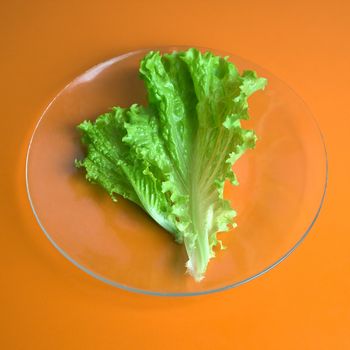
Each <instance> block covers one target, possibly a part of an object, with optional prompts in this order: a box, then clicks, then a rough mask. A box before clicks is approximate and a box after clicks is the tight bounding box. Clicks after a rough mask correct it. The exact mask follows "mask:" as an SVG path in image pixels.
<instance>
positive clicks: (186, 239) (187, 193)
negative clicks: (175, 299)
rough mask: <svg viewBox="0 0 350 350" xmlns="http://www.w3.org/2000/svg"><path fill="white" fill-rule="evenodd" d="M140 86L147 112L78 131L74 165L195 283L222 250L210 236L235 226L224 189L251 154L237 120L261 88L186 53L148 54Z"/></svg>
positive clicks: (218, 62) (126, 112)
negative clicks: (164, 240) (129, 207)
mask: <svg viewBox="0 0 350 350" xmlns="http://www.w3.org/2000/svg"><path fill="white" fill-rule="evenodd" d="M140 76H141V78H142V79H143V81H144V82H145V86H146V89H147V96H148V106H146V107H145V106H139V105H136V104H134V105H132V106H130V107H129V108H120V107H114V108H112V109H111V111H110V112H108V113H106V114H103V115H101V116H99V117H98V118H97V119H96V121H95V122H91V121H84V122H83V123H81V124H80V125H79V126H78V128H79V130H80V131H81V133H82V138H81V140H82V143H83V144H84V145H85V146H86V149H87V154H86V157H85V159H83V160H80V161H76V165H77V166H78V167H82V168H85V170H86V178H87V179H88V180H89V181H91V182H93V183H97V184H99V185H100V186H102V187H103V188H104V189H105V190H106V191H107V192H108V193H109V194H110V196H111V197H112V199H113V200H116V198H117V195H121V196H123V197H124V198H126V199H128V200H131V201H133V202H134V203H136V204H137V205H139V206H140V207H141V208H143V209H144V210H145V211H146V212H147V213H148V214H149V215H150V216H151V217H152V218H153V219H154V220H155V221H156V222H157V223H158V224H159V225H161V226H162V227H163V228H164V229H166V230H167V231H169V232H170V233H171V234H172V235H173V236H174V238H175V239H176V241H177V242H179V243H183V244H184V245H185V247H186V251H187V255H188V261H187V263H186V266H187V271H188V273H189V274H191V275H192V276H193V277H194V278H195V280H197V281H200V280H201V279H202V278H203V277H204V274H205V271H206V269H207V266H208V262H209V260H210V259H211V258H212V257H214V250H213V248H214V247H215V246H216V245H217V244H221V242H220V241H219V240H218V239H217V232H219V231H227V230H229V229H230V227H231V226H234V225H235V224H234V222H233V218H234V217H235V215H236V213H235V211H234V210H233V209H232V208H231V205H230V203H229V201H227V200H225V199H224V198H223V188H224V183H225V181H226V180H229V181H230V182H231V183H232V184H234V185H237V184H238V182H237V179H236V176H235V174H234V173H233V171H232V165H233V164H234V163H235V161H236V160H237V159H238V158H239V157H240V156H241V155H242V154H243V153H244V152H245V151H246V150H247V149H249V148H253V147H254V146H255V142H256V139H257V138H256V135H255V133H254V131H252V130H245V129H243V128H242V127H241V120H242V119H248V118H249V116H248V102H247V99H248V97H249V96H250V95H251V94H252V93H254V92H255V91H257V90H259V89H263V88H264V87H265V85H266V79H264V78H259V77H257V75H256V73H255V72H253V71H244V72H243V73H242V74H240V73H239V72H238V70H237V69H236V67H235V66H234V65H233V64H232V63H230V62H229V61H228V60H227V58H221V57H219V56H215V55H213V54H212V53H210V52H206V53H201V52H200V51H198V50H196V49H193V48H191V49H189V50H187V51H184V52H173V53H171V54H164V55H161V54H160V53H159V52H153V51H152V52H149V53H148V54H147V55H146V56H145V57H144V58H143V60H142V61H141V63H140Z"/></svg>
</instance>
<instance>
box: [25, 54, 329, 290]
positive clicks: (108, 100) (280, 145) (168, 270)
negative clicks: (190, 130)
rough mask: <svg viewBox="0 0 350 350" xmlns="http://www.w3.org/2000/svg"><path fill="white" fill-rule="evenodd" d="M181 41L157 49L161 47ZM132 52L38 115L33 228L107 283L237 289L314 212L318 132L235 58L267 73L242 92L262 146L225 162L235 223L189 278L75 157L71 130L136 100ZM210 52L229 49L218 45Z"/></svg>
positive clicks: (322, 166) (160, 236) (294, 238)
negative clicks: (233, 181)
mask: <svg viewBox="0 0 350 350" xmlns="http://www.w3.org/2000/svg"><path fill="white" fill-rule="evenodd" d="M185 49H187V47H167V48H161V49H160V50H161V51H163V52H170V51H173V50H185ZM147 51H149V50H140V51H135V52H131V53H128V54H125V55H121V56H118V57H115V58H112V59H110V60H108V61H106V62H103V63H101V64H99V65H97V66H95V67H93V68H91V69H90V70H88V71H87V72H85V73H83V74H82V75H81V76H79V77H78V78H76V79H75V80H74V81H72V82H71V83H70V84H69V85H68V86H66V87H65V88H64V89H63V90H62V91H61V92H60V93H59V94H58V95H57V96H56V97H55V98H54V100H53V101H52V102H51V103H50V105H49V106H48V107H47V109H46V110H45V112H44V113H43V115H42V116H41V118H40V120H39V122H38V124H37V126H36V128H35V130H34V133H33V136H32V139H31V141H30V145H29V148H28V155H27V190H28V196H29V200H30V203H31V206H32V209H33V212H34V214H35V216H36V219H37V220H38V223H39V225H40V227H41V228H42V230H43V231H44V233H45V234H46V236H47V237H48V239H49V240H50V241H51V242H52V243H53V245H54V246H55V247H56V248H57V249H58V250H59V251H60V252H61V253H62V254H63V255H64V256H65V257H66V258H67V259H69V260H70V261H71V262H73V263H74V264H75V265H77V266H78V267H79V268H81V269H82V270H84V271H85V272H87V273H89V274H90V275H92V276H94V277H96V278H98V279H100V280H102V281H104V282H106V283H109V284H111V285H113V286H116V287H120V288H124V289H127V290H131V291H136V292H142V293H148V294H156V295H196V294H204V293H211V292H215V291H220V290H224V289H228V288H232V287H235V286H238V285H240V284H242V283H244V282H247V281H249V280H251V279H253V278H255V277H257V276H259V275H261V274H263V273H264V272H266V271H268V270H269V269H271V268H272V267H273V266H275V265H277V264H278V263H279V262H280V261H282V260H283V259H284V258H286V257H287V256H288V255H289V254H290V253H291V252H292V251H293V250H294V249H295V248H296V247H297V246H298V245H299V244H300V242H301V241H302V240H303V239H304V238H305V236H306V235H307V233H308V232H309V230H310V228H311V227H312V225H313V223H314V222H315V220H316V218H317V215H318V213H319V211H320V208H321V205H322V202H323V198H324V194H325V188H326V183H327V159H326V152H325V146H324V143H323V139H322V136H321V133H320V130H319V128H318V126H317V124H316V123H315V120H314V119H313V117H312V115H311V113H310V111H309V110H308V108H307V107H306V106H305V104H304V102H303V101H302V100H301V98H300V97H298V96H297V95H296V94H295V93H294V92H293V91H292V90H291V89H290V88H289V87H288V86H287V85H286V84H285V83H283V82H282V81H280V80H279V79H278V78H276V77H275V76H273V75H272V74H271V73H269V72H268V71H266V70H265V69H263V68H261V67H259V66H257V65H255V64H253V63H251V62H249V61H246V60H244V59H242V58H240V57H237V56H235V55H231V57H230V60H232V62H234V63H235V65H236V66H237V67H238V68H239V69H240V70H242V69H253V70H256V71H257V72H258V74H259V75H260V76H263V77H266V78H268V81H269V84H268V87H267V88H266V90H265V91H262V92H257V93H256V94H255V95H254V96H253V97H251V98H250V115H251V120H250V121H248V122H245V123H244V126H245V127H247V128H253V129H254V130H255V131H256V133H257V135H258V137H259V141H258V143H257V147H256V149H255V150H252V151H248V152H247V153H246V154H245V155H244V156H243V157H242V158H241V159H240V160H239V161H238V162H237V163H236V165H235V166H234V170H235V171H236V173H237V175H238V180H239V181H240V185H239V186H238V187H234V188H233V187H232V186H230V185H226V187H225V196H226V198H228V199H230V200H231V202H232V206H233V207H234V208H235V209H236V210H237V212H238V216H237V223H238V227H237V228H236V229H234V230H232V231H230V232H228V233H222V234H220V238H221V239H222V240H223V242H224V244H225V245H226V246H227V249H226V250H222V251H218V252H217V257H216V258H215V259H212V260H211V261H210V263H209V267H208V271H207V274H206V278H205V279H204V280H203V281H201V282H200V283H197V282H195V281H193V279H192V278H191V277H190V276H189V275H187V274H185V262H186V254H185V250H184V247H183V246H180V245H178V244H176V243H175V242H174V241H173V239H172V237H171V236H170V234H168V233H167V232H166V231H164V230H163V229H162V228H161V227H159V226H158V225H157V224H156V223H155V222H153V221H152V219H151V218H150V217H148V215H147V214H146V213H144V212H143V211H142V210H141V209H140V208H138V207H137V206H135V205H134V204H132V203H130V202H128V201H126V200H124V199H122V198H120V199H119V201H118V202H117V203H115V202H113V201H112V200H111V199H110V197H109V196H108V194H106V193H105V192H104V191H103V190H101V189H100V188H99V187H98V186H94V185H91V184H90V183H88V182H87V181H86V180H85V179H84V174H83V173H82V172H81V171H79V170H77V169H76V168H75V167H74V160H75V159H76V158H78V159H80V158H82V157H83V154H84V153H83V149H82V147H81V144H80V140H79V133H78V132H77V130H76V125H77V124H79V123H80V122H81V121H83V120H85V119H95V118H96V117H97V116H98V115H99V114H101V113H104V112H106V111H107V110H108V109H109V108H110V107H112V106H115V105H120V106H125V107H126V106H129V105H130V104H132V103H135V102H136V103H142V104H144V103H145V89H144V87H143V83H142V81H141V80H140V79H139V77H138V66H139V61H140V59H141V58H142V57H143V56H144V55H145V54H146V52H147ZM211 51H213V52H214V53H216V54H220V55H222V56H226V55H227V53H222V52H219V51H216V50H211Z"/></svg>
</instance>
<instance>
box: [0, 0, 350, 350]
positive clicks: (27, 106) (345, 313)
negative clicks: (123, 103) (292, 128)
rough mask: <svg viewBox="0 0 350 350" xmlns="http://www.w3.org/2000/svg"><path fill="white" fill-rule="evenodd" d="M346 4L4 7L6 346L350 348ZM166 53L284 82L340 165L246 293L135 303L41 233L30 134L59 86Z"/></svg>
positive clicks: (2, 338)
mask: <svg viewBox="0 0 350 350" xmlns="http://www.w3.org/2000/svg"><path fill="white" fill-rule="evenodd" d="M349 4H350V2H348V1H346V0H343V1H341V0H333V1H328V0H327V1H326V0H318V1H299V0H298V1H289V2H284V1H277V0H276V1H274V0H265V1H260V2H259V1H239V2H238V1H206V0H202V1H182V0H181V1H171V2H167V1H147V2H146V1H145V2H142V1H135V0H128V1H123V2H121V1H116V0H114V1H95V2H90V1H81V0H80V1H78V0H71V1H68V0H64V1H23V0H22V1H15V0H14V1H11V2H10V1H2V2H1V5H0V40H1V41H0V44H1V54H0V63H1V65H0V73H1V75H0V77H1V84H0V89H1V95H0V96H1V129H0V130H1V138H0V153H1V157H0V159H1V166H0V167H1V168H0V175H1V187H0V191H1V192H0V198H1V201H0V213H1V214H0V215H1V234H0V247H1V253H0V269H1V279H0V280H1V288H0V303H1V310H0V348H1V349H6V350H12V349H16V350H17V349H25V350H27V349H29V350H30V349H36V350H40V349H51V350H54V349H65V350H69V349H87V350H88V349H196V348H201V349H224V348H225V349H226V348H228V349H234V348H235V349H269V350H270V349H350V298H349V295H350V279H349V275H350V253H349V247H350V234H349V233H350V232H349V231H350V230H349V229H350V223H349V222H350V221H349V219H348V216H349V214H348V210H347V208H348V207H349V198H350V190H349V186H348V184H349V169H350V167H349V160H350V157H349V151H348V148H349V146H348V145H349V143H348V142H349V141H350V140H349V136H348V127H349V124H350V123H349V100H350V98H349V86H350V85H349V84H350V68H349V62H350V40H349V35H350V20H349V18H350V5H349ZM169 44H174V45H176V44H178V45H180V44H189V45H196V46H204V47H212V48H217V49H220V50H223V51H228V52H232V53H235V54H238V55H240V56H243V57H246V58H248V59H249V60H251V61H253V62H256V63H258V64H259V65H261V66H263V67H265V68H267V69H268V70H270V71H271V72H273V73H274V74H275V75H277V76H278V77H280V78H281V79H282V80H284V81H285V82H287V83H288V84H289V85H290V86H291V87H292V88H294V89H295V90H296V91H297V92H298V93H299V94H300V95H301V96H302V97H303V98H304V100H305V101H306V102H307V104H308V105H309V107H310V108H311V110H312V111H313V113H314V115H315V117H316V119H317V120H318V122H319V124H320V127H321V129H322V130H323V133H324V136H325V140H326V145H327V149H328V156H329V167H330V181H329V187H328V192H327V195H326V201H325V204H324V207H323V209H322V211H321V215H320V217H319V219H318V220H317V222H316V224H315V226H314V227H313V229H312V231H311V233H310V235H309V236H308V237H307V239H306V241H305V242H304V243H303V244H302V245H301V247H299V248H298V249H297V251H296V252H295V253H293V254H292V255H291V256H290V257H289V258H288V259H287V260H286V261H285V262H283V263H282V264H281V265H279V266H278V267H277V268H275V269H273V270H272V271H271V272H268V273H267V274H266V275H264V276H263V277H260V278H258V279H256V280H254V281H252V282H250V283H248V284H246V285H243V286H241V287H238V288H236V289H232V290H229V291H226V292H222V293H217V294H213V295H207V296H200V297H191V298H166V297H151V296H144V295H139V294H133V293H129V292H126V291H122V290H118V289H116V288H113V287H111V286H108V285H105V284H103V283H102V282H99V281H97V280H94V279H93V278H92V277H89V276H88V275H86V274H84V273H83V272H81V271H80V270H78V269H77V268H76V267H74V266H73V265H72V264H71V263H69V262H68V261H66V260H65V259H64V258H63V257H62V256H61V255H60V253H58V252H57V251H56V250H55V249H54V248H53V247H52V246H51V244H50V243H49V241H48V240H47V239H46V238H45V236H44V234H43V233H42V232H41V231H40V229H39V227H38V225H37V224H36V222H35V219H34V217H33V215H32V213H31V210H30V207H29V203H28V200H27V197H26V192H25V182H24V166H25V164H24V162H25V151H26V147H27V143H28V140H29V136H30V134H31V132H32V129H33V126H34V124H35V122H36V120H37V119H38V117H39V116H40V114H41V112H42V111H43V109H44V108H45V106H46V105H47V104H48V102H49V101H50V99H51V98H52V97H53V96H54V95H55V94H56V93H57V92H58V91H59V90H60V89H61V88H63V87H64V86H65V85H66V84H67V83H68V82H69V81H70V80H72V79H73V78H74V77H75V76H77V75H79V74H80V73H81V72H83V71H84V70H86V69H87V68H89V67H90V66H92V65H94V64H96V63H98V62H101V61H103V60H105V59H107V58H110V57H112V56H115V55H118V54H120V53H124V52H127V51H130V50H134V49H136V48H140V47H149V46H159V45H169ZM291 176H292V174H291ZM53 200H54V199H53Z"/></svg>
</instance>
